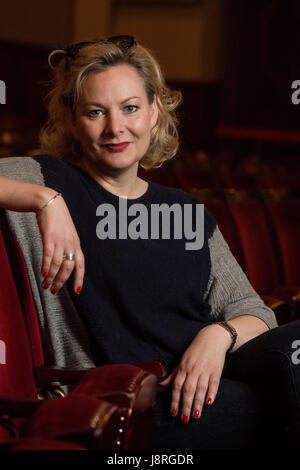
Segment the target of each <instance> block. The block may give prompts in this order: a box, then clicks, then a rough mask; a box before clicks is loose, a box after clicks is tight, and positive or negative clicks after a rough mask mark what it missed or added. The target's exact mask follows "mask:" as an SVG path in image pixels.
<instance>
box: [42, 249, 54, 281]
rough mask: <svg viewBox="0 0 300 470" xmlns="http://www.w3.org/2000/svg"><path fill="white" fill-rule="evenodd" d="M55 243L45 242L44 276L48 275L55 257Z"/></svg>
mask: <svg viewBox="0 0 300 470" xmlns="http://www.w3.org/2000/svg"><path fill="white" fill-rule="evenodd" d="M53 253H54V245H53V244H52V243H48V242H44V244H43V260H42V267H41V273H42V276H43V277H44V278H46V277H47V275H48V273H49V269H50V265H51V260H52V258H53Z"/></svg>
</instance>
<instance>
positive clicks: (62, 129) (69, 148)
mask: <svg viewBox="0 0 300 470" xmlns="http://www.w3.org/2000/svg"><path fill="white" fill-rule="evenodd" d="M83 44H86V45H84V46H83V47H81V48H80V50H78V51H77V52H76V54H73V56H72V54H68V53H67V51H68V48H67V49H66V50H56V51H53V52H52V53H51V54H50V56H49V64H50V66H51V68H52V69H53V71H54V75H53V79H52V82H51V91H50V92H49V93H48V95H47V98H48V100H49V103H48V121H47V122H46V124H45V125H44V126H43V128H42V129H41V132H40V146H41V151H42V152H45V153H49V154H51V155H53V156H55V157H57V158H60V159H62V160H68V161H71V162H72V161H74V160H78V159H80V158H81V147H80V143H79V142H77V141H75V139H74V137H73V135H72V133H71V131H70V129H69V126H68V124H67V113H68V112H69V110H70V109H71V110H72V111H74V110H75V109H76V104H77V101H78V97H79V95H80V90H81V86H82V83H83V82H84V80H85V79H86V77H87V76H88V75H89V74H90V73H93V72H101V71H105V70H107V69H108V68H109V67H113V66H116V65H120V64H128V65H129V66H131V67H133V68H134V69H135V70H136V71H137V73H138V74H139V75H140V76H141V78H142V80H143V83H144V86H145V90H146V94H147V98H148V101H149V103H150V104H151V103H152V102H153V100H154V97H156V101H157V106H158V121H157V124H156V125H155V127H154V128H153V129H152V131H151V138H150V145H149V148H148V150H147V152H146V154H145V155H144V156H143V157H142V159H141V161H140V165H141V166H142V167H143V168H144V169H146V170H147V169H151V168H157V167H159V166H161V165H162V163H163V162H165V161H167V160H170V159H171V158H172V157H174V156H175V154H176V153H177V150H178V147H179V137H178V129H177V125H178V120H177V116H176V113H175V110H176V108H177V107H178V105H179V104H180V103H181V101H182V95H181V92H180V91H174V90H171V89H170V88H169V87H168V86H167V85H166V82H165V79H164V77H163V75H162V71H161V68H160V66H159V64H158V62H157V60H156V59H155V58H154V56H153V54H152V53H151V52H150V51H149V50H147V49H146V48H144V47H142V46H141V45H139V44H136V43H135V44H134V45H133V46H132V47H130V48H128V49H123V48H121V47H118V46H117V45H116V44H114V43H112V42H109V41H107V42H106V41H105V40H99V41H97V42H92V43H83ZM71 47H72V46H71ZM59 55H60V57H59ZM58 58H60V59H61V60H60V61H59V62H58V63H57V64H56V65H54V59H56V62H57V59H58Z"/></svg>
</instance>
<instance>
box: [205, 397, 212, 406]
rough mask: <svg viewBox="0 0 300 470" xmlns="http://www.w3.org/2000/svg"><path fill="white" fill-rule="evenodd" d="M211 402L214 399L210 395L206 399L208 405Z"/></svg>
mask: <svg viewBox="0 0 300 470" xmlns="http://www.w3.org/2000/svg"><path fill="white" fill-rule="evenodd" d="M211 402H212V399H211V398H210V397H208V399H207V400H206V403H207V404H208V405H210V404H211Z"/></svg>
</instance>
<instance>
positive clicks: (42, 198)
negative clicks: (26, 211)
mask: <svg viewBox="0 0 300 470" xmlns="http://www.w3.org/2000/svg"><path fill="white" fill-rule="evenodd" d="M56 194H57V191H55V190H54V189H51V188H47V187H43V186H41V189H40V188H39V189H38V190H37V192H36V195H35V198H34V202H35V203H34V212H35V213H36V215H38V214H39V213H40V212H41V211H42V210H43V209H44V207H45V206H47V204H48V202H49V201H50V199H52V198H53V197H54V196H55V195H56Z"/></svg>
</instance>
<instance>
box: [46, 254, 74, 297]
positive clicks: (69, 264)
mask: <svg viewBox="0 0 300 470" xmlns="http://www.w3.org/2000/svg"><path fill="white" fill-rule="evenodd" d="M68 253H71V252H70V251H68ZM74 266H75V262H74V261H70V260H64V259H62V262H61V266H60V269H59V271H58V273H57V275H56V276H55V278H54V279H53V283H52V287H51V292H52V294H56V293H57V292H58V291H59V290H60V289H61V288H62V286H63V285H64V284H65V282H66V281H67V280H68V279H69V277H70V275H71V273H72V271H73V270H74Z"/></svg>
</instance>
